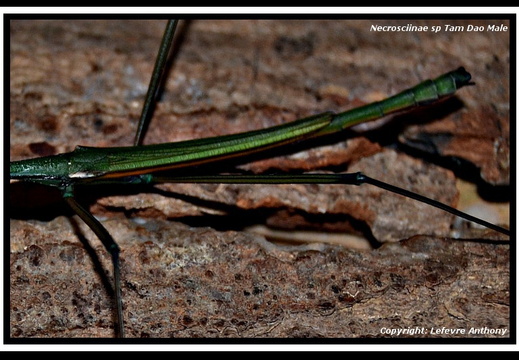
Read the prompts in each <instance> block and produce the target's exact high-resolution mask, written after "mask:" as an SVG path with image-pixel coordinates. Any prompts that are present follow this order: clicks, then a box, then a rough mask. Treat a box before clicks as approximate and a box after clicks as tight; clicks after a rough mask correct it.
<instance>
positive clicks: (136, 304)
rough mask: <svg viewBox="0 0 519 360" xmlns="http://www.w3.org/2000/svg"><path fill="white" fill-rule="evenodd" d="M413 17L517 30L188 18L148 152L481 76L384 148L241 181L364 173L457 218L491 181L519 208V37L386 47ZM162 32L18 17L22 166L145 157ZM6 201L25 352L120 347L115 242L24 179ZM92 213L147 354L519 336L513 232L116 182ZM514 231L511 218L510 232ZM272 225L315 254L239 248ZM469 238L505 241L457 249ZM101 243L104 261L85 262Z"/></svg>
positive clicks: (16, 84) (368, 209) (388, 138)
mask: <svg viewBox="0 0 519 360" xmlns="http://www.w3.org/2000/svg"><path fill="white" fill-rule="evenodd" d="M409 22H411V23H413V24H417V25H428V26H429V27H430V26H432V25H442V26H443V25H445V24H447V23H449V24H454V25H464V26H466V25H468V24H473V25H483V26H484V27H485V28H486V26H487V25H488V24H501V23H505V24H508V22H507V21H506V20H505V21H500V20H492V21H490V20H489V21H487V20H466V21H454V20H449V21H435V20H427V21H426V20H413V21H390V20H383V21H382V20H379V21H371V20H355V21H351V20H345V21H338V20H322V21H296V20H291V21H279V20H271V21H266V20H257V21H223V20H204V21H196V20H192V21H189V22H187V23H184V24H183V25H182V26H181V27H180V29H179V34H180V37H179V40H178V45H179V47H178V50H176V51H175V53H174V56H173V61H172V64H171V65H172V66H171V70H170V71H169V77H168V81H167V82H166V83H165V89H164V91H163V93H162V95H161V101H160V102H159V103H158V104H157V108H156V111H155V116H154V119H153V122H152V123H151V125H150V127H149V131H148V134H147V137H146V140H145V143H161V142H170V141H178V140H186V139H191V138H198V137H206V136H214V135H222V134H228V133H232V132H238V131H246V130H253V129H259V128H264V127H268V126H272V125H276V124H280V123H283V122H286V121H291V120H295V119H297V118H300V117H304V116H307V115H311V114H316V113H319V112H323V111H329V110H331V111H342V110H345V109H348V108H352V107H355V106H359V105H363V104H366V103H369V102H371V101H375V100H379V99H382V98H384V97H386V96H388V95H390V94H394V93H396V92H398V91H400V90H403V89H405V88H407V87H410V86H412V85H415V84H416V83H418V82H419V81H421V80H423V79H426V78H431V77H436V76H438V75H440V74H441V73H443V72H445V71H449V70H452V69H455V68H457V67H458V66H464V67H465V68H466V69H467V70H468V71H469V72H471V74H472V75H473V79H474V81H475V82H476V86H474V87H468V88H464V89H462V90H460V91H459V93H458V94H457V96H456V97H454V98H451V99H449V100H446V101H444V102H442V103H441V104H439V105H435V106H432V107H428V108H426V109H424V110H420V111H415V112H413V113H412V114H410V115H405V116H396V117H394V118H392V119H391V120H392V121H390V122H389V123H386V124H380V127H379V128H378V129H375V130H371V131H368V132H361V133H358V132H353V131H348V132H346V133H345V134H343V135H341V136H339V137H335V138H333V139H328V140H326V141H324V142H313V143H311V144H309V145H308V146H305V145H304V144H298V145H297V146H296V147H293V148H288V149H283V150H279V151H274V152H271V153H269V154H268V155H269V156H268V157H265V158H254V159H249V160H255V161H254V162H251V163H246V164H240V168H241V170H242V171H252V172H256V173H260V172H279V171H296V172H300V171H363V172H365V173H366V174H368V175H370V176H372V177H375V178H379V179H382V180H385V181H388V182H391V183H393V184H395V185H399V186H402V187H405V188H408V189H411V190H413V191H416V192H420V193H422V194H425V195H428V196H430V197H433V198H437V199H439V200H440V201H442V202H445V203H447V204H451V205H456V204H457V202H458V199H459V198H460V197H461V200H464V198H466V197H467V196H468V195H465V194H464V193H463V192H462V193H461V195H460V194H458V190H457V188H456V182H457V178H459V177H462V178H464V179H465V180H469V181H472V182H476V183H477V184H478V185H480V192H483V195H485V198H487V200H491V201H505V202H506V201H508V200H509V197H510V189H509V187H508V186H509V179H510V161H509V156H510V155H509V146H510V125H509V121H510V118H509V101H510V98H509V67H510V63H509V61H510V54H509V46H510V44H509V36H510V33H500V32H489V31H484V32H481V33H474V32H466V31H463V32H446V31H441V32H438V33H432V32H412V33H405V32H404V33H398V34H396V33H390V32H389V33H388V32H383V33H380V32H373V31H370V26H371V24H381V25H385V24H395V25H403V24H406V23H409ZM163 26H164V22H163V21H155V20H154V21H144V20H139V21H121V22H120V21H92V20H76V21H70V22H69V21H33V20H31V21H12V22H11V23H10V29H11V37H10V41H11V43H10V90H11V91H10V156H11V160H18V159H22V158H28V157H35V156H42V155H49V154H55V153H60V152H66V151H71V150H73V149H74V147H75V146H76V145H87V146H107V147H113V146H127V145H131V143H132V141H133V133H134V132H135V127H136V123H137V120H138V117H139V112H140V107H141V104H142V99H143V96H144V94H145V92H146V86H147V82H148V80H149V76H150V73H151V70H152V67H153V63H154V56H155V53H156V50H157V47H158V44H159V42H160V37H161V32H162V29H163ZM359 131H360V130H359ZM416 149H418V150H420V151H419V152H417V151H415V150H416ZM404 151H405V152H404ZM445 157H447V158H445ZM453 158H455V159H458V160H457V161H456V162H453V161H446V159H447V160H449V159H453ZM434 162H436V163H440V164H442V165H443V166H444V167H446V168H444V167H439V166H438V165H434V164H433V163H434ZM229 165H230V164H218V165H216V166H213V168H212V170H214V171H229V169H231V167H230V166H229ZM231 165H235V164H231ZM9 194H10V204H9V211H10V215H11V222H10V243H11V254H10V255H11V258H10V275H11V278H10V279H11V284H10V285H11V286H10V299H9V300H10V309H11V312H10V316H11V318H10V329H11V331H10V336H11V337H22V338H23V337H98V336H104V337H111V336H112V335H113V316H114V315H113V310H112V308H111V301H112V299H111V295H110V287H111V285H110V281H111V280H110V279H111V269H110V266H109V265H110V263H109V261H108V258H107V256H106V254H105V252H104V250H103V249H102V246H101V245H100V243H99V241H98V240H97V239H95V237H94V236H93V234H92V233H91V232H90V230H89V229H88V228H87V227H86V226H85V225H83V224H82V223H80V222H79V221H77V222H76V220H75V218H72V219H73V220H72V221H70V220H69V218H70V215H71V214H70V211H68V210H67V209H66V208H65V207H64V206H63V205H62V204H61V201H60V198H59V194H54V193H52V192H49V191H46V190H45V189H42V188H39V187H35V186H26V185H21V184H11V185H10V187H9ZM78 198H79V200H80V201H81V202H82V203H84V204H86V205H89V206H90V209H91V210H92V211H93V213H94V214H95V215H97V216H99V217H100V218H101V219H102V220H103V224H104V225H105V226H106V227H107V228H108V230H109V231H110V232H111V234H112V235H113V236H114V238H115V239H116V240H117V242H118V243H119V245H120V246H121V248H122V260H121V261H122V275H123V284H122V287H123V295H124V304H125V305H124V306H125V309H124V312H125V317H126V324H125V327H126V331H127V334H128V336H131V337H281V338H284V337H327V338H361V337H383V336H389V335H387V334H384V333H382V331H381V329H382V328H392V329H394V328H402V329H407V328H414V327H419V328H422V327H424V328H426V329H430V328H433V327H434V328H442V327H446V328H449V329H451V328H452V329H461V328H462V329H466V330H467V332H468V330H470V328H482V327H488V328H492V329H509V322H510V317H509V314H510V312H509V310H510V309H509V305H510V304H509V298H510V293H509V291H510V290H509V273H510V268H509V245H508V243H507V242H506V241H505V242H494V241H490V240H491V239H503V237H499V236H496V235H495V234H493V233H491V232H488V231H484V230H483V231H481V230H478V229H472V230H470V231H467V232H464V230H463V226H462V228H461V229H456V230H454V231H453V230H452V221H453V219H452V217H451V216H449V215H446V214H444V213H442V212H441V211H436V210H434V209H431V208H430V207H429V206H426V205H421V204H418V203H416V202H415V201H412V200H405V199H403V198H402V197H400V196H396V195H395V196H394V195H391V194H388V193H387V192H385V191H382V190H378V189H374V188H372V187H370V186H361V187H351V186H350V187H346V186H324V185H312V186H310V185H308V186H307V185H286V186H249V185H163V186H160V187H158V188H156V189H146V188H138V189H131V188H129V189H124V188H122V187H121V186H118V187H115V188H114V187H103V188H87V189H84V191H82V192H80V194H78ZM461 205H462V206H463V201H462V204H461ZM485 207H488V204H486V205H485ZM504 208H505V210H506V209H507V208H508V205H507V204H505V207H504ZM492 211H494V210H492ZM490 215H493V214H492V213H491V214H490ZM507 217H508V213H507V212H506V211H505V215H504V218H500V217H499V216H496V217H495V218H494V219H495V220H494V221H495V222H501V223H506V220H507V219H506V218H507ZM257 225H267V226H269V227H270V228H275V229H278V230H282V231H283V232H284V233H285V234H288V235H287V236H288V237H290V234H291V232H292V231H296V230H297V231H299V235H301V234H302V237H303V238H305V239H304V240H305V241H306V242H307V244H306V245H300V246H293V245H290V246H285V245H274V244H272V243H270V242H267V241H266V240H265V239H264V238H263V237H261V236H259V235H253V234H250V233H247V232H243V231H242V230H243V229H244V228H247V227H250V226H257ZM301 230H303V231H311V232H302V233H301V232H300V231H301ZM330 233H340V234H344V233H349V234H353V235H355V236H356V238H355V240H354V243H355V246H354V248H349V249H347V248H345V247H344V246H340V245H330V244H322V243H321V244H318V245H316V242H322V241H323V240H322V236H321V235H322V234H330ZM456 234H461V235H462V237H464V238H467V237H468V238H472V239H482V238H484V239H487V240H489V241H483V242H481V241H479V242H478V241H466V242H465V241H454V240H449V239H448V238H447V237H449V236H454V235H456ZM421 235H427V236H421ZM359 236H362V237H363V238H366V239H367V240H358V237H359ZM85 237H86V238H88V239H89V240H90V241H91V242H92V244H93V246H94V248H95V250H96V251H95V252H92V251H90V252H87V251H86V250H85V246H84V244H83V243H82V242H81V240H83V241H84V239H85ZM294 237H295V236H294ZM350 243H351V241H348V244H350ZM381 244H384V245H383V246H381V247H380V245H381ZM366 248H370V249H366ZM373 248H374V249H373ZM359 249H363V250H359ZM96 254H98V255H96ZM97 256H99V258H100V259H98V257H97ZM101 274H103V276H101ZM104 274H108V275H107V276H105V275H104ZM428 336H431V334H430V333H429V334H423V335H421V334H415V335H413V336H411V337H428ZM439 336H443V337H456V336H457V337H460V338H466V337H477V336H476V335H474V334H467V333H466V334H463V335H449V334H447V335H446V334H443V335H434V337H439ZM478 336H482V335H478ZM483 336H485V337H499V336H497V335H489V334H485V335H483ZM505 337H508V335H507V336H505ZM501 338H503V337H501Z"/></svg>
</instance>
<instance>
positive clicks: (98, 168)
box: [10, 22, 510, 337]
mask: <svg viewBox="0 0 519 360" xmlns="http://www.w3.org/2000/svg"><path fill="white" fill-rule="evenodd" d="M175 25H176V24H175V23H174V22H170V24H169V25H168V28H169V29H170V31H174V27H175ZM171 29H173V30H171ZM167 31H168V30H167ZM167 31H166V32H167ZM171 36H172V34H170V37H171ZM170 42H171V38H170V39H169V40H168V41H167V42H166V43H164V44H163V45H162V47H161V52H162V53H167V50H165V46H168V44H169V43H170ZM157 63H158V65H156V69H155V71H154V76H153V77H152V82H153V79H156V76H155V75H156V74H158V73H161V72H162V68H163V62H162V64H160V62H159V61H158V62H157ZM470 80H471V76H470V74H469V73H468V72H467V71H466V70H465V69H463V68H458V69H456V70H454V71H450V72H448V73H445V74H443V75H441V76H439V77H437V78H436V79H433V80H426V81H424V82H422V83H420V84H418V85H416V86H415V87H413V88H410V89H408V90H405V91H403V92H400V93H398V94H397V95H394V96H392V97H390V98H387V99H385V100H382V101H379V102H375V103H372V104H368V105H365V106H362V107H359V108H356V109H353V110H349V111H345V112H342V113H337V114H334V113H330V112H327V113H322V114H318V115H314V116H311V117H308V118H304V119H300V120H297V121H293V122H290V123H286V124H283V125H278V126H274V127H271V128H267V129H262V130H256V131H250V132H244V133H238V134H232V135H224V136H218V137H209V138H204V139H195V140H188V141H181V142H174V143H164V144H156V145H145V146H142V145H139V146H130V147H111V148H93V147H83V146H78V147H77V148H76V149H75V150H74V151H72V152H69V153H64V154H58V155H52V156H47V157H41V158H35V159H27V160H21V161H13V162H11V163H10V178H11V179H16V180H21V181H26V182H32V183H38V184H41V185H46V186H51V187H56V188H58V189H59V190H60V191H61V192H62V195H63V198H64V199H65V201H66V202H67V203H68V204H69V206H70V207H71V208H72V209H73V211H74V212H75V213H76V214H77V215H78V216H79V217H81V218H82V219H83V220H84V221H85V223H86V224H87V225H88V226H89V227H90V228H91V229H92V230H93V231H94V233H95V234H96V235H97V236H98V237H99V239H100V240H101V241H102V243H103V245H104V246H105V248H106V249H107V250H108V252H109V253H110V254H111V257H112V263H113V270H114V275H113V277H114V290H115V299H116V309H117V323H118V326H117V329H116V332H117V335H119V336H121V337H122V336H124V323H123V306H122V299H121V289H120V282H121V279H120V270H119V252H120V249H119V247H118V246H117V244H116V242H115V241H114V239H113V238H112V236H111V235H110V234H109V232H108V231H107V230H106V229H105V228H104V226H103V225H102V224H101V223H100V222H99V221H98V220H97V219H96V218H95V217H93V216H92V215H91V214H90V212H89V211H88V210H87V209H85V208H84V207H83V206H82V205H80V204H79V203H78V202H77V201H76V200H75V191H76V190H77V189H79V188H82V187H84V186H92V185H98V184H105V183H112V184H157V183H165V182H179V183H182V182H184V183H189V182H197V183H256V184H289V183H308V184H328V183H335V184H355V185H360V184H363V183H369V184H372V185H374V186H378V187H381V188H383V189H386V190H389V191H392V192H396V193H399V194H402V195H405V196H409V197H413V198H415V199H417V200H420V201H424V202H427V203H428V204H430V205H432V206H435V207H438V208H441V209H443V210H445V211H448V212H451V213H453V214H455V215H458V216H461V217H464V218H466V219H468V220H471V221H474V222H477V223H479V224H482V225H484V226H487V227H489V228H492V229H494V230H496V231H499V232H502V233H504V234H506V235H509V234H510V233H509V231H508V230H507V229H503V228H501V227H499V226H495V225H493V224H490V223H488V222H485V221H483V220H480V219H477V218H475V217H472V216H469V215H466V214H464V213H462V212H460V211H458V210H456V209H453V208H451V207H449V206H447V205H443V204H441V203H439V202H437V201H434V200H431V199H428V198H426V197H423V196H421V195H417V194H413V193H411V192H409V191H406V190H404V189H400V188H397V187H395V186H392V185H389V184H385V183H383V182H380V181H378V180H375V179H371V178H370V177H368V176H366V175H364V174H360V173H355V174H301V175H286V174H280V175H272V176H265V175H218V174H202V175H193V176H189V175H183V174H182V168H188V167H191V166H194V165H199V164H203V163H208V162H213V161H217V160H221V159H227V158H234V157H239V156H243V155H247V154H251V153H257V152H260V151H265V150H267V149H272V148H275V147H280V146H284V145H287V144H291V143H294V142H300V141H304V140H308V139H314V138H318V137H323V136H327V135H330V134H334V133H337V132H340V131H343V130H344V129H347V128H349V127H351V126H353V125H356V124H359V123H362V122H366V121H370V120H374V119H378V118H380V117H383V116H386V115H388V114H392V113H395V112H399V111H404V110H408V109H410V108H413V107H416V106H420V105H423V104H429V103H431V102H434V101H437V100H439V99H442V98H445V97H448V96H451V95H453V94H454V93H455V92H456V91H457V90H458V89H460V88H462V87H464V86H466V85H469V84H471V82H470ZM155 83H156V84H155V85H152V86H151V88H150V90H149V91H148V94H149V96H148V99H149V100H147V101H146V104H149V103H150V102H151V101H152V100H151V99H152V98H153V97H154V94H155V93H156V87H157V86H158V81H155ZM147 107H149V106H145V110H144V111H143V116H142V117H141V126H139V129H142V128H143V126H144V125H142V124H143V122H145V121H147V119H148V118H149V114H148V111H149V110H146V108H147ZM139 133H142V131H141V130H139ZM140 142H141V135H139V134H138V135H137V137H136V141H135V143H136V144H139V143H140ZM177 169H178V172H177V173H178V175H177V173H175V175H171V171H170V170H177ZM165 170H168V174H167V175H164V173H161V172H162V171H165Z"/></svg>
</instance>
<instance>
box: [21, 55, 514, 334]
mask: <svg viewBox="0 0 519 360" xmlns="http://www.w3.org/2000/svg"><path fill="white" fill-rule="evenodd" d="M280 46H281V45H280ZM453 77H455V78H456V79H455V81H454V82H455V83H456V81H458V84H457V85H458V86H459V87H461V86H462V85H466V84H468V83H469V78H468V74H467V73H466V72H464V71H462V70H459V71H457V72H453V73H450V74H449V75H447V76H444V77H440V80H437V81H436V82H435V83H434V84H435V86H440V87H442V86H443V85H445V84H450V86H451V87H447V88H446V89H445V95H451V93H452V92H453V91H454V89H453V88H452V81H451V82H450V83H449V81H448V80H449V79H451V80H452V78H453ZM424 89H427V90H430V89H431V88H430V87H429V86H424ZM417 92H418V89H417V88H415V89H414V90H413V93H414V94H416V93H417ZM435 95H436V94H435ZM425 99H427V100H430V99H429V98H428V97H425ZM373 109H375V110H376V112H377V115H380V112H379V110H380V109H378V108H376V107H375V108H374V107H371V110H373ZM333 118H334V116H332V115H330V116H328V115H323V116H317V117H310V118H309V119H308V120H304V121H301V122H299V123H297V124H298V126H297V129H296V127H294V128H287V127H285V128H284V129H285V130H287V129H290V130H291V131H292V130H297V131H301V135H300V136H301V137H302V138H304V137H307V136H308V137H312V136H310V135H311V134H314V133H317V132H319V131H321V130H320V129H326V128H327V126H328V125H329V124H330V123H331V122H332V120H333ZM366 119H367V118H364V117H362V120H366ZM282 129H283V128H282ZM291 131H290V133H291ZM326 131H327V130H326ZM258 134H259V135H261V134H263V133H258ZM273 134H275V133H270V134H269V136H267V138H270V137H271V135H273ZM280 134H285V131H281V132H280ZM260 137H261V136H260ZM289 137H290V138H292V137H293V134H292V133H291V135H290V136H289ZM227 139H229V140H230V141H231V142H232V141H235V140H236V138H227ZM259 141H263V140H259ZM278 141H280V140H278ZM221 142H222V138H220V139H219V140H218V143H221ZM197 145H203V144H202V143H197ZM209 145H210V148H211V151H212V150H213V149H215V148H217V147H214V146H213V144H211V143H210V144H209ZM127 149H128V150H129V152H127V154H133V153H134V152H133V150H134V148H127ZM119 150H120V152H121V153H122V152H124V151H126V150H123V149H119ZM82 151H85V152H86V153H89V154H94V155H95V153H96V150H93V149H91V150H89V149H85V150H79V151H78V152H77V153H79V152H82ZM112 151H113V150H112ZM87 156H90V155H87ZM202 160H204V159H202ZM39 161H41V160H37V163H36V164H38V162H39ZM93 162H94V163H95V165H96V167H95V169H94V170H92V169H91V168H78V169H76V170H74V171H72V172H69V173H68V175H67V176H68V177H69V178H70V179H75V180H74V181H78V182H92V181H91V180H92V179H96V180H100V179H101V178H102V177H104V178H103V179H102V182H104V183H107V182H112V181H113V182H114V183H117V181H118V180H117V179H116V178H113V179H112V178H111V177H110V175H108V176H105V175H106V174H108V173H110V174H112V173H114V172H113V169H112V168H111V169H109V171H108V172H107V173H106V174H105V173H102V172H103V171H102V170H101V169H100V167H101V163H100V162H99V161H98V160H94V161H93ZM12 164H13V163H12ZM14 164H22V163H14ZM24 164H28V163H27V162H25V163H24ZM163 166H167V165H165V164H162V165H152V166H151V167H152V168H154V170H156V167H163ZM18 170H20V168H18V165H12V166H11V177H17V176H18V175H19V174H15V173H16V172H17V171H18ZM141 170H142V169H141V168H139V169H136V172H137V173H139V174H140V173H143V177H140V176H134V174H133V170H131V171H129V172H127V170H126V169H125V170H123V171H122V172H123V173H124V176H125V180H126V181H134V182H139V181H140V182H147V181H149V182H152V183H153V182H154V181H157V182H162V181H163V180H164V181H166V180H167V181H173V180H175V179H172V178H171V177H169V176H168V178H167V179H161V178H155V179H154V180H153V178H151V177H149V176H151V175H150V174H149V173H148V174H144V171H141ZM98 171H99V172H98ZM130 173H131V174H130ZM31 175H34V174H31ZM40 175H41V174H40ZM43 175H44V176H43V178H45V179H44V182H46V181H53V179H50V178H49V177H48V174H43ZM20 176H21V175H20ZM37 177H40V180H41V178H42V177H41V176H37ZM261 179H262V178H261V177H258V176H256V175H253V176H249V177H247V176H243V175H242V176H240V177H239V178H238V177H234V176H230V177H218V176H213V177H211V178H207V177H205V176H198V175H194V176H193V177H187V176H184V177H183V178H177V179H176V180H177V181H179V182H190V181H202V182H212V181H217V182H226V181H228V182H240V181H243V182H254V183H259V182H262V181H263V180H261ZM298 179H299V180H298ZM338 179H339V177H337V176H335V175H312V176H307V175H304V176H301V177H298V176H296V175H293V176H292V177H291V180H290V181H292V182H293V181H300V182H303V183H304V182H309V183H313V182H316V181H317V182H321V183H326V182H334V181H338ZM61 180H62V178H61V179H60V181H61ZM343 180H344V178H343ZM361 180H362V179H361V178H358V177H354V178H353V180H352V181H353V182H360V181H361ZM267 181H268V182H270V183H272V182H279V183H284V182H287V181H288V177H286V176H284V175H283V176H278V177H277V178H276V179H275V180H272V178H270V179H269V180H267ZM94 182H95V181H94ZM92 183H93V182H92ZM59 186H62V184H59ZM59 186H58V187H59ZM74 186H76V185H74ZM69 189H70V188H69ZM62 190H64V194H65V197H66V198H67V199H68V200H67V201H68V202H69V204H70V205H71V206H72V208H73V209H74V210H75V211H76V212H79V213H80V214H81V215H82V216H83V217H84V218H86V219H89V220H87V221H90V226H91V227H93V228H94V229H95V231H97V232H98V234H100V236H101V237H102V238H104V239H105V243H106V244H107V245H108V247H110V246H113V243H111V242H110V241H106V239H107V238H108V235H107V234H106V233H105V231H104V230H103V228H101V227H99V225H98V223H97V221H96V220H95V219H94V220H92V218H90V217H89V216H88V215H87V214H88V213H87V212H86V211H85V210H84V209H82V208H79V207H78V204H77V203H76V202H75V200H73V197H72V195H73V193H72V192H71V191H68V190H67V188H66V187H64V188H62ZM486 225H489V226H491V227H492V225H491V224H486ZM498 230H503V229H498ZM503 231H504V232H505V233H506V232H507V231H506V230H503ZM112 254H114V259H113V261H114V263H115V264H117V263H118V259H117V254H118V253H117V251H114V252H112ZM116 268H117V266H116ZM118 282H119V281H118V280H117V279H116V280H115V283H118ZM116 288H117V286H116ZM117 292H118V291H117V290H116V293H117ZM116 297H117V296H116ZM118 308H119V310H118V313H119V315H118V316H119V318H122V307H121V306H119V307H118ZM118 324H119V325H120V326H119V329H118V333H119V334H120V335H121V334H122V333H123V327H122V326H121V325H122V321H118Z"/></svg>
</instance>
